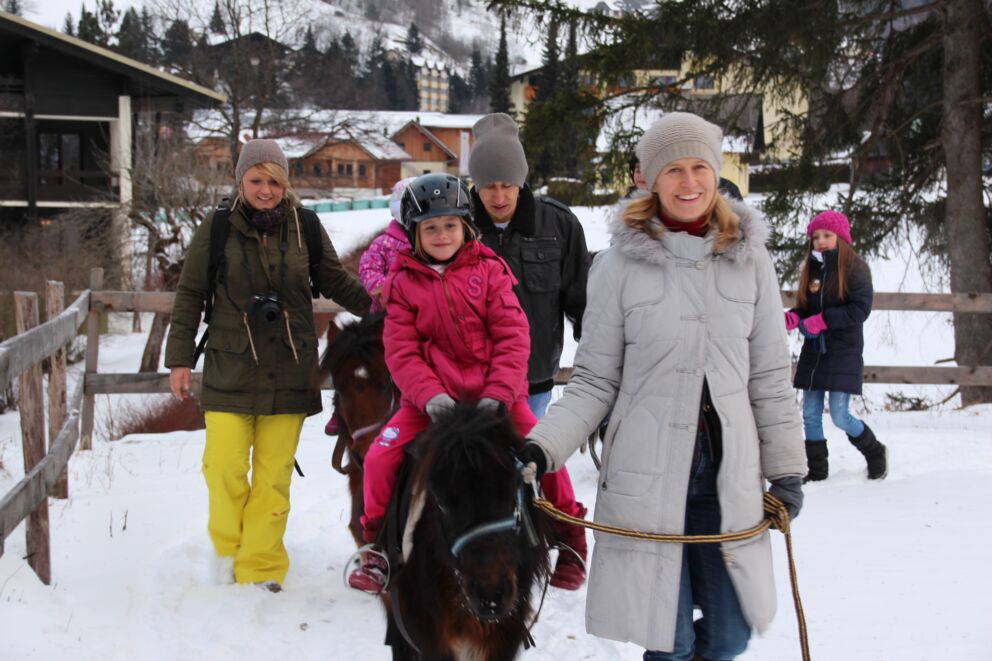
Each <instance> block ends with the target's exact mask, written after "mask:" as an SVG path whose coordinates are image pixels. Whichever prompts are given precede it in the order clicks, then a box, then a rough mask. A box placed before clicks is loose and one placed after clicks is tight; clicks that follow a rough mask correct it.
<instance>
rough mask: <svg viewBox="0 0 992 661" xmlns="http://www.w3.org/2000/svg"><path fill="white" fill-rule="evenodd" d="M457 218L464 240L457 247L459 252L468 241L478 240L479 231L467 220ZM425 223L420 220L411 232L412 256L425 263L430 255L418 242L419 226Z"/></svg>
mask: <svg viewBox="0 0 992 661" xmlns="http://www.w3.org/2000/svg"><path fill="white" fill-rule="evenodd" d="M437 218H440V216H437ZM457 218H460V219H461V221H462V230H463V232H464V236H463V239H464V240H463V241H462V245H460V246H458V250H461V249H462V248H463V247H464V246H465V244H466V243H468V242H469V241H475V240H476V239H478V238H479V231H478V230H477V229H475V225H474V224H472V222H471V221H470V220H469V219H468V218H465V217H463V216H457ZM427 220H434V218H428V219H427ZM425 222H427V221H426V220H422V221H420V222H419V223H417V229H416V230H415V231H414V232H413V254H414V255H416V256H417V257H419V258H420V259H421V261H427V260H429V259H430V258H431V257H430V255H428V254H427V252H426V251H425V250H424V246H423V244H422V243H421V242H420V225H421V224H422V223H425Z"/></svg>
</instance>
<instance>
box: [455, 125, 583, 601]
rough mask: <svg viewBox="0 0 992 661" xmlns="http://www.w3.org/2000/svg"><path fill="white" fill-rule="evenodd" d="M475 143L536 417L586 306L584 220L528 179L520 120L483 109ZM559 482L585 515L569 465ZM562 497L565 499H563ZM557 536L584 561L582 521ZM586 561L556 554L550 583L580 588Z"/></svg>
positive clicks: (478, 198)
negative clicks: (520, 313) (518, 319)
mask: <svg viewBox="0 0 992 661" xmlns="http://www.w3.org/2000/svg"><path fill="white" fill-rule="evenodd" d="M472 133H473V135H474V137H475V143H474V145H473V147H472V153H471V154H470V155H469V160H468V169H469V174H471V175H472V180H473V183H474V184H475V186H474V188H473V189H472V201H473V204H474V212H475V224H476V226H477V227H478V228H479V231H480V232H481V233H482V242H483V243H484V244H485V245H487V246H488V247H490V248H492V249H493V251H494V252H496V254H497V255H499V256H500V257H502V258H503V259H504V260H506V263H507V264H508V265H509V267H510V270H511V271H512V272H513V275H514V277H516V279H517V284H516V286H514V288H513V291H514V292H515V293H516V295H517V299H518V300H519V301H520V306H521V307H522V308H523V310H524V314H526V315H527V320H528V321H529V322H530V362H529V364H528V369H527V378H528V380H529V382H530V399H529V402H528V403H529V404H530V408H531V410H532V411H533V412H534V415H535V416H536V417H537V418H541V417H542V416H543V415H544V412H545V410H546V409H547V407H548V404H549V403H550V402H551V389H552V388H553V387H554V376H555V372H556V371H557V370H558V361H559V360H560V359H561V351H562V346H563V344H564V336H565V331H564V329H565V317H566V316H567V317H568V318H569V319H570V320H571V321H572V324H573V329H574V336H575V339H576V340H578V339H579V334H580V333H581V328H582V314H583V312H584V311H585V307H586V278H587V276H588V273H589V262H590V259H589V251H588V250H587V249H586V238H585V234H584V233H583V232H582V225H580V224H579V220H578V219H577V218H576V217H575V215H574V214H573V213H572V212H571V211H570V210H569V208H568V207H566V206H565V205H564V204H562V203H560V202H558V201H556V200H553V199H551V198H549V197H543V196H542V197H536V196H535V195H534V194H533V193H532V192H531V190H530V188H529V187H528V186H527V183H526V180H527V158H526V156H525V155H524V148H523V145H521V144H520V137H519V135H518V129H517V124H516V122H514V121H513V118H511V117H510V116H509V115H506V114H503V113H494V114H491V115H486V116H485V117H483V118H482V119H480V120H479V121H478V122H476V124H475V126H473V127H472ZM559 473H564V475H561V476H559V478H558V480H557V482H555V481H546V480H542V482H541V486H542V488H543V489H544V491H545V493H546V494H548V496H549V498H550V499H551V500H552V501H553V502H555V503H556V505H557V507H558V508H559V509H563V510H570V511H569V512H568V513H569V514H571V515H573V516H579V517H582V516H585V512H586V510H585V508H584V507H583V506H582V504H581V503H578V502H576V501H575V494H574V492H573V491H572V486H571V480H570V478H568V477H567V472H565V469H562V470H561V471H559ZM563 505H564V506H563ZM557 533H558V538H559V539H560V540H561V541H563V542H564V543H565V544H567V545H568V546H569V547H571V548H573V549H575V551H576V552H577V553H578V554H579V555H580V556H581V558H582V560H583V561H585V557H586V539H585V532H584V530H583V529H582V528H579V527H578V526H559V527H558V529H557ZM584 581H585V568H584V567H583V565H582V563H579V562H577V561H576V556H575V554H573V553H567V552H563V553H560V554H559V555H558V562H557V565H556V566H555V572H554V575H553V576H552V578H551V585H554V586H556V587H560V588H564V589H570V590H577V589H578V588H579V587H580V586H581V585H582V583H583V582H584Z"/></svg>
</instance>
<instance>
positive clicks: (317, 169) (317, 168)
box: [313, 163, 320, 177]
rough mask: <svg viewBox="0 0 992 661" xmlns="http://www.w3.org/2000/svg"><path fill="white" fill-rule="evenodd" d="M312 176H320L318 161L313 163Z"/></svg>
mask: <svg viewBox="0 0 992 661" xmlns="http://www.w3.org/2000/svg"><path fill="white" fill-rule="evenodd" d="M313 176H315V177H319V176H320V163H314V164H313Z"/></svg>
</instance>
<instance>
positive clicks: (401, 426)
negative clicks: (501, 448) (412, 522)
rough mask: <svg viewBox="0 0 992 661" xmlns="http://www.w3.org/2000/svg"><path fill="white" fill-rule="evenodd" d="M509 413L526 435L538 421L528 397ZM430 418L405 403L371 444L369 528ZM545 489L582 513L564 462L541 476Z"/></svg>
mask: <svg viewBox="0 0 992 661" xmlns="http://www.w3.org/2000/svg"><path fill="white" fill-rule="evenodd" d="M507 413H508V414H509V416H510V420H511V422H512V423H513V426H514V427H515V428H516V430H517V433H518V434H520V435H521V436H526V435H527V434H528V433H530V430H531V428H533V426H534V425H536V424H537V418H535V417H534V414H533V413H532V412H531V410H530V407H529V406H527V400H526V399H521V400H519V401H517V402H516V403H514V405H513V406H512V407H511V408H510V409H509V410H508V411H507ZM430 422H431V419H430V418H429V417H428V416H427V414H426V413H424V412H423V411H421V410H419V409H417V408H415V407H413V406H409V405H408V404H403V405H402V406H401V407H400V410H399V411H397V412H396V414H395V415H394V416H393V417H392V418H390V419H389V422H387V423H386V425H385V426H384V427H383V428H382V431H381V432H380V433H379V436H378V437H377V438H376V439H375V441H373V443H372V445H371V446H370V447H369V451H368V453H367V454H366V455H365V480H364V482H363V484H362V488H363V492H364V495H365V514H364V515H363V516H362V527H364V528H366V529H368V527H369V526H368V523H369V522H373V527H375V528H377V527H378V524H379V521H380V520H381V519H382V517H384V516H385V515H386V508H387V507H389V500H390V498H392V495H393V487H394V486H395V484H396V473H397V472H399V469H400V465H401V464H402V463H403V447H404V446H405V445H406V444H407V443H409V442H410V441H412V440H413V439H415V438H416V437H417V435H418V434H419V433H420V432H422V431H424V430H425V429H427V426H428V425H429V424H430ZM541 489H542V490H543V491H544V495H545V496H546V497H547V499H548V500H550V501H551V503H552V504H554V506H555V507H557V508H558V509H559V510H561V511H562V512H565V513H566V514H570V515H572V516H578V515H579V512H580V510H581V509H582V506H581V505H579V504H578V503H576V502H575V491H574V490H573V489H572V480H571V478H570V477H569V476H568V470H567V469H566V468H565V467H564V466H562V468H561V469H560V470H558V471H556V472H554V473H545V474H544V476H543V477H542V478H541Z"/></svg>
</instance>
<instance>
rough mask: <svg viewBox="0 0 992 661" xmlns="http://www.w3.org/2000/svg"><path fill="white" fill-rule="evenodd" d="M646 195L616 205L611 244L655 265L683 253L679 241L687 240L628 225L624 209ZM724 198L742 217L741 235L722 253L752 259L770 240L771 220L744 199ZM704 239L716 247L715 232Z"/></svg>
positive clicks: (667, 233) (610, 225)
mask: <svg viewBox="0 0 992 661" xmlns="http://www.w3.org/2000/svg"><path fill="white" fill-rule="evenodd" d="M645 195H648V193H641V194H639V195H636V196H634V197H631V198H630V199H627V200H624V201H623V202H621V203H620V204H619V205H618V206H617V208H616V210H615V211H614V212H613V217H612V218H611V219H610V223H609V226H608V228H607V229H608V231H609V232H610V235H611V237H612V238H611V240H610V245H611V246H614V247H616V248H617V250H619V251H620V252H622V253H623V254H625V255H628V256H629V257H631V258H633V259H638V260H642V261H646V262H652V263H656V264H657V263H661V262H662V261H664V260H665V259H668V258H670V257H672V256H681V255H680V250H679V244H680V243H683V242H684V241H675V240H672V239H673V236H674V235H676V234H680V233H673V232H667V231H664V230H662V232H663V233H662V238H661V239H652V238H651V237H650V236H648V235H647V234H645V233H644V232H642V231H640V230H637V229H634V228H632V227H629V226H628V225H627V224H626V223H624V222H623V212H624V210H625V209H626V208H627V205H628V204H630V203H631V202H632V201H634V200H637V199H640V198H641V197H644V196H645ZM724 199H726V200H727V203H728V204H730V208H731V209H732V210H733V211H734V213H736V214H737V215H738V216H739V217H740V219H741V234H742V236H741V238H740V239H738V240H737V241H735V242H734V243H733V244H732V245H731V246H730V247H729V248H727V249H726V250H725V251H724V252H723V256H724V257H726V258H727V259H731V260H748V259H751V258H752V257H753V255H754V252H755V250H757V249H758V248H759V247H764V246H765V244H766V243H767V242H768V235H769V231H768V223H767V222H766V221H765V219H764V218H763V217H762V215H761V213H759V212H758V210H757V209H755V208H753V207H751V206H749V205H747V204H745V203H744V202H740V201H738V200H734V199H732V198H729V197H726V196H725V197H724ZM652 222H653V223H655V224H656V225H657V226H658V227H659V228H661V227H662V224H661V220H660V219H659V218H657V217H656V218H654V219H653V220H652ZM680 239H687V240H696V239H697V237H689V236H688V235H681V236H680ZM702 241H703V244H704V245H705V246H706V250H707V252H711V251H712V250H713V242H714V237H713V234H712V233H710V234H709V235H707V236H706V237H705V238H704V239H702Z"/></svg>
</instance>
